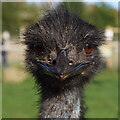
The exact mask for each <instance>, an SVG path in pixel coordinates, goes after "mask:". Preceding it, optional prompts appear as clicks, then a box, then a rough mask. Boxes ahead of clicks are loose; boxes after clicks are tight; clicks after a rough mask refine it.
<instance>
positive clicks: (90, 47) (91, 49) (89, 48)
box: [84, 45, 94, 54]
mask: <svg viewBox="0 0 120 120" xmlns="http://www.w3.org/2000/svg"><path fill="white" fill-rule="evenodd" d="M93 49H94V46H93V45H87V46H85V47H84V50H85V52H86V53H87V54H90V53H91V52H92V51H93Z"/></svg>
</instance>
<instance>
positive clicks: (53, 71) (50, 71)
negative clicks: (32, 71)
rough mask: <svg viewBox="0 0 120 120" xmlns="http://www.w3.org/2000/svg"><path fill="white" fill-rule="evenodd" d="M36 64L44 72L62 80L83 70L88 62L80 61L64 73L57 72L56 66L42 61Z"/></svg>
mask: <svg viewBox="0 0 120 120" xmlns="http://www.w3.org/2000/svg"><path fill="white" fill-rule="evenodd" d="M38 64H39V66H40V68H42V70H43V71H44V73H45V74H47V75H50V76H52V77H54V78H58V79H62V80H64V79H66V78H70V77H73V76H76V75H78V74H80V73H82V72H83V70H85V69H86V68H87V67H88V66H89V63H88V62H82V63H80V64H78V65H77V66H76V67H73V68H70V69H69V70H68V71H67V72H65V73H59V72H58V71H57V69H56V68H54V67H50V66H48V65H47V64H46V63H44V62H39V63H38Z"/></svg>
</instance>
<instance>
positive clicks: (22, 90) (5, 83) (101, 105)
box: [0, 0, 120, 118]
mask: <svg viewBox="0 0 120 120" xmlns="http://www.w3.org/2000/svg"><path fill="white" fill-rule="evenodd" d="M59 4H60V3H55V2H53V3H51V2H49V3H46V2H39V3H37V2H36V3H35V2H30V0H28V1H25V2H2V5H0V9H2V15H0V16H2V19H0V27H1V26H2V30H1V29H0V30H1V31H0V36H2V37H1V38H0V51H1V56H0V57H1V59H0V60H1V61H0V62H1V63H2V64H1V65H0V67H1V69H0V73H1V74H0V78H1V79H2V95H3V96H2V117H3V118H36V117H37V114H38V109H37V101H38V99H39V96H38V95H37V89H36V87H35V83H34V79H33V78H32V76H31V75H30V74H28V73H27V72H26V68H25V64H24V49H25V46H23V45H22V44H21V41H22V40H23V36H22V33H23V32H24V30H25V28H26V27H28V26H29V25H31V24H34V23H36V22H37V21H38V20H39V19H41V18H42V17H43V16H44V14H45V11H46V10H47V9H53V7H57V6H58V5H59ZM64 4H65V6H66V8H67V9H69V10H70V11H71V12H73V13H74V14H77V15H78V16H80V17H81V18H82V19H83V20H86V21H87V22H89V23H91V24H94V25H96V26H97V27H98V28H99V29H100V30H101V31H103V32H104V34H105V39H106V44H105V45H103V46H102V47H101V48H100V51H101V54H102V55H103V57H104V61H105V64H104V69H103V70H101V71H100V73H98V74H97V75H96V76H95V78H94V80H92V81H91V83H90V84H88V85H87V86H86V89H85V101H86V105H87V106H88V108H89V109H88V111H87V113H86V117H88V118H118V53H119V51H118V44H120V43H119V40H118V35H119V34H120V33H119V32H120V31H119V30H118V29H119V27H120V26H119V25H118V15H120V11H119V10H118V3H117V2H116V3H115V2H96V3H95V2H64ZM1 7H2V8H1ZM1 21H2V25H1ZM0 83H1V81H0Z"/></svg>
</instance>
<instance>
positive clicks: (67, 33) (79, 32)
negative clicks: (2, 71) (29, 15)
mask: <svg viewBox="0 0 120 120" xmlns="http://www.w3.org/2000/svg"><path fill="white" fill-rule="evenodd" d="M24 36H25V42H24V43H25V44H26V46H27V49H26V63H27V67H28V70H29V71H30V72H31V73H32V74H33V75H34V76H35V77H36V78H37V83H41V85H43V84H44V86H49V87H50V86H51V87H55V86H56V87H58V86H59V85H61V84H62V86H65V85H66V84H68V83H70V81H73V82H74V83H75V84H76V85H77V84H78V83H79V84H82V82H84V81H87V79H85V78H90V77H91V76H92V75H93V74H94V72H95V71H96V70H97V69H98V68H99V66H100V63H101V61H100V55H99V49H98V48H99V46H100V45H102V43H103V38H102V34H101V33H100V32H99V30H98V29H97V28H96V27H95V26H94V25H91V24H89V23H87V22H85V21H83V20H81V19H80V18H79V17H77V16H75V15H73V14H72V13H69V12H68V11H67V10H57V11H52V12H50V13H48V14H47V15H45V16H44V18H43V19H42V20H40V21H39V22H38V23H36V24H34V25H32V26H30V27H29V28H28V29H27V30H26V32H25V34H24ZM73 79H74V80H73Z"/></svg>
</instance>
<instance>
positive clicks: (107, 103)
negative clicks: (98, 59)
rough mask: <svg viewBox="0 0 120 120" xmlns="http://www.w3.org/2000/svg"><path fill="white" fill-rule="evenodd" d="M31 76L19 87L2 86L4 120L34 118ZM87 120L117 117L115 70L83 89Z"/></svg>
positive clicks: (33, 92) (35, 113)
mask: <svg viewBox="0 0 120 120" xmlns="http://www.w3.org/2000/svg"><path fill="white" fill-rule="evenodd" d="M36 93H37V90H36V87H35V84H34V80H33V79H32V77H31V76H30V75H28V77H27V78H26V80H24V81H23V82H21V83H5V82H4V83H3V99H2V100H3V107H2V108H3V113H2V114H3V118H34V117H37V113H38V109H37V104H38V102H37V101H38V98H39V97H38V95H36ZM85 101H86V105H87V106H88V108H89V109H88V111H87V113H86V116H87V118H117V117H118V75H117V70H104V71H101V73H99V74H98V75H97V76H96V77H95V78H94V80H92V81H91V83H90V84H88V85H87V86H86V89H85Z"/></svg>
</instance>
